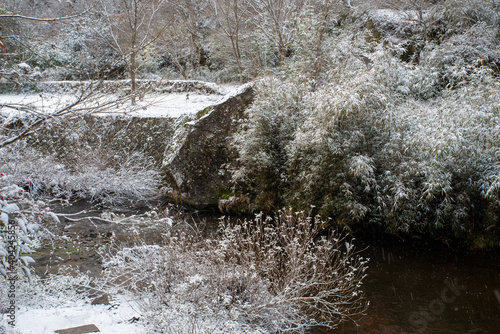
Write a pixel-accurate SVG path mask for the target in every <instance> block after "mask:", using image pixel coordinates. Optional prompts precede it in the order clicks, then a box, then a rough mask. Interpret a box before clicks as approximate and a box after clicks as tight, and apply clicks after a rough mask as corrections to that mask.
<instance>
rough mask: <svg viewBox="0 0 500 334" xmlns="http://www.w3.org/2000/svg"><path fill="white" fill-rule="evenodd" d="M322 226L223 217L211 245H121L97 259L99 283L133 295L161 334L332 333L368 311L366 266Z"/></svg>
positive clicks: (284, 217) (292, 218) (303, 220)
mask: <svg viewBox="0 0 500 334" xmlns="http://www.w3.org/2000/svg"><path fill="white" fill-rule="evenodd" d="M324 224H325V222H323V221H322V220H321V219H320V218H318V217H316V218H314V219H313V218H311V217H307V216H306V215H305V214H303V213H296V214H290V213H280V214H279V215H278V216H277V217H276V218H270V217H269V218H264V217H263V216H262V215H257V216H256V218H255V219H254V220H251V221H244V222H241V223H238V224H232V223H229V222H227V221H222V222H221V224H220V228H219V233H218V234H216V235H213V236H212V237H211V238H210V239H205V238H201V237H200V235H198V234H193V233H173V232H171V234H169V235H168V236H167V237H166V240H165V245H164V246H140V247H135V248H126V249H122V250H121V251H119V252H118V253H117V254H116V255H115V256H113V257H111V258H109V259H107V260H106V261H104V265H105V267H106V268H107V269H106V273H107V275H108V276H107V280H106V281H107V282H111V283H112V284H110V286H114V287H115V289H127V290H129V291H132V292H135V293H136V298H139V299H140V300H141V301H142V312H143V316H144V317H145V318H146V319H147V320H148V321H150V322H151V323H152V324H154V325H155V327H156V329H157V331H159V332H167V333H169V328H170V329H171V328H180V329H182V328H185V326H186V324H188V323H189V322H190V320H189V319H191V320H192V319H197V321H199V322H201V324H202V327H204V328H208V329H211V330H214V332H216V333H219V332H220V333H224V332H228V331H231V332H235V331H236V329H239V330H245V331H248V330H254V331H255V332H266V333H269V332H298V333H303V332H304V331H305V330H307V329H308V328H310V327H312V326H325V327H327V328H335V327H337V326H338V325H339V323H340V322H342V321H343V320H346V319H348V318H349V319H350V318H352V317H356V316H358V315H361V314H362V313H363V312H364V310H365V309H366V306H367V303H366V301H365V300H364V298H363V293H362V291H361V282H362V279H363V278H364V276H365V274H364V271H365V269H366V262H367V261H366V260H365V259H363V258H361V257H359V256H358V255H356V254H355V252H354V248H353V245H352V243H350V242H348V240H347V239H345V237H343V236H342V235H341V234H339V233H337V232H331V233H329V234H322V232H323V231H322V229H321V226H322V225H324ZM113 283H114V284H113ZM180 332H183V331H182V330H181V331H180Z"/></svg>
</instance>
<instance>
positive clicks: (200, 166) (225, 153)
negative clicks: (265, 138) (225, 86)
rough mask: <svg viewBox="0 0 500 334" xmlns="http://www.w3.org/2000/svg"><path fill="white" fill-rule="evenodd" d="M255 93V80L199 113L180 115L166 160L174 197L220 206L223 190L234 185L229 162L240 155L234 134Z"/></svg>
mask: <svg viewBox="0 0 500 334" xmlns="http://www.w3.org/2000/svg"><path fill="white" fill-rule="evenodd" d="M254 95H255V91H254V84H253V83H249V84H245V85H243V86H241V87H240V88H239V89H238V90H237V91H236V92H234V93H232V94H228V95H226V96H225V97H224V98H223V99H221V101H220V102H219V103H217V104H215V105H213V106H211V107H208V108H206V109H204V110H203V111H201V112H199V113H198V114H197V115H196V117H189V116H185V117H183V118H179V120H178V124H176V131H175V133H174V135H173V137H172V139H171V140H170V142H169V143H168V144H167V145H166V149H165V155H164V160H163V167H164V171H165V175H166V178H167V181H168V182H169V183H170V186H171V187H172V188H173V191H172V198H173V199H174V200H176V201H177V202H180V203H182V204H188V205H194V206H197V207H205V206H207V205H212V206H214V207H217V205H218V202H219V199H220V198H221V194H223V193H226V192H227V189H229V187H230V179H231V176H230V173H229V172H228V170H227V166H228V164H230V163H231V162H234V161H235V159H236V157H237V155H236V153H235V150H234V149H233V148H232V147H231V140H230V137H231V135H232V134H233V133H234V132H235V131H236V128H237V120H238V119H239V118H241V117H242V116H243V111H244V110H245V108H246V107H247V106H248V105H249V104H250V103H251V102H252V101H253V99H254Z"/></svg>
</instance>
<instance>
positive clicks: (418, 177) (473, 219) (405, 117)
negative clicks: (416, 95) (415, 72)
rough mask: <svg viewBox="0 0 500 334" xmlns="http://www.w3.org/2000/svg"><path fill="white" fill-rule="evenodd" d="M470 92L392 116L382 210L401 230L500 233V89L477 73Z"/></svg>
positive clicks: (383, 160) (383, 157) (412, 104)
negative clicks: (499, 215) (499, 163)
mask: <svg viewBox="0 0 500 334" xmlns="http://www.w3.org/2000/svg"><path fill="white" fill-rule="evenodd" d="M468 79H469V80H471V81H472V80H473V82H470V83H469V84H468V85H467V86H463V87H462V88H460V89H457V90H454V91H448V92H447V93H446V94H444V95H443V96H442V97H441V98H438V99H435V100H432V101H428V102H427V103H423V102H421V101H412V100H409V101H407V102H406V103H404V104H400V105H399V106H398V110H397V112H396V111H395V112H393V113H392V114H391V116H392V117H391V120H390V121H391V133H390V140H389V141H388V142H387V143H386V144H385V145H384V147H383V149H381V150H380V155H378V158H377V161H378V162H379V168H380V177H379V179H380V183H379V186H380V191H379V195H378V197H377V202H378V205H379V209H380V210H381V211H382V212H383V217H384V218H385V219H386V221H387V223H388V226H389V227H390V228H394V229H401V230H405V231H407V232H408V231H411V230H412V229H417V230H419V229H423V230H426V229H430V230H438V231H439V230H442V229H443V228H444V229H445V230H448V231H449V230H453V231H455V233H456V234H459V235H460V234H461V235H467V234H468V235H469V236H470V235H471V234H474V233H485V232H486V231H489V232H487V233H488V234H489V235H494V234H495V233H496V232H494V231H495V230H497V229H498V224H497V223H495V221H497V220H498V183H497V182H496V181H495V180H496V179H497V177H496V176H495V175H498V172H499V170H498V163H497V162H496V161H497V159H498V154H499V153H498V152H500V142H499V140H498V139H499V138H500V132H499V131H500V126H499V106H500V104H499V103H500V96H499V94H498V88H499V83H498V82H497V81H496V80H495V79H494V77H492V76H491V75H490V74H489V73H488V71H484V70H483V71H482V70H481V69H479V70H477V71H475V76H472V75H469V76H468Z"/></svg>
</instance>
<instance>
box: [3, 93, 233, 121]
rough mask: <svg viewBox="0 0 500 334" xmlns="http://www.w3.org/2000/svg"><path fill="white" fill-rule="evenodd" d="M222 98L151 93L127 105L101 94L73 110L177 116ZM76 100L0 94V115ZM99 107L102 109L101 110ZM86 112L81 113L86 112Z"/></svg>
mask: <svg viewBox="0 0 500 334" xmlns="http://www.w3.org/2000/svg"><path fill="white" fill-rule="evenodd" d="M237 89H238V86H221V87H220V89H219V90H218V91H219V92H221V93H225V94H232V93H233V92H234V91H235V90H237ZM223 98H224V95H222V94H204V93H202V92H185V93H164V94H161V93H151V94H147V95H146V96H144V97H143V98H137V103H136V104H135V105H131V103H130V100H128V99H127V98H124V97H122V96H119V95H113V94H103V95H100V96H98V97H95V98H92V99H89V100H88V101H86V102H83V103H80V104H79V105H78V106H76V108H75V109H79V108H82V107H86V108H89V109H92V108H95V107H98V108H101V109H100V110H99V112H97V113H96V115H99V116H106V115H114V116H125V115H126V116H133V117H178V116H180V115H182V114H193V113H197V112H199V111H201V110H203V109H205V108H207V107H209V106H211V105H213V104H215V103H217V101H219V100H221V99H223ZM76 100H77V97H76V95H74V94H71V93H66V92H62V93H61V94H54V93H38V94H37V93H27V94H0V113H2V114H3V115H10V116H12V117H15V116H19V114H20V113H25V112H27V111H30V112H41V113H53V112H56V111H58V110H61V109H64V108H65V107H66V106H68V105H70V104H71V103H73V102H74V101H76ZM103 106H106V107H105V108H103ZM28 108H29V110H28ZM89 109H88V110H84V111H86V112H88V111H89Z"/></svg>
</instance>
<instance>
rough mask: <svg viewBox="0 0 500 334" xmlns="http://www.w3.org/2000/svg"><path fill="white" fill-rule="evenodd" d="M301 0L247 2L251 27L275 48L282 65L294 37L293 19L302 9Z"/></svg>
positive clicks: (303, 2) (256, 0) (258, 0)
mask: <svg viewBox="0 0 500 334" xmlns="http://www.w3.org/2000/svg"><path fill="white" fill-rule="evenodd" d="M304 4H305V1H303V0H293V1H287V0H252V1H249V10H250V15H251V17H252V18H253V26H254V27H255V29H257V30H258V31H259V32H260V33H262V34H263V35H264V36H265V38H266V39H268V40H269V41H270V42H271V43H273V44H274V45H276V46H277V48H278V53H279V59H280V62H281V63H282V62H283V61H284V60H285V57H286V56H287V53H288V52H289V48H290V46H291V45H292V43H293V41H294V40H295V37H296V32H297V31H296V28H295V25H294V23H293V19H294V18H295V17H296V15H297V14H298V13H300V11H301V9H302V8H303V6H304Z"/></svg>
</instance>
